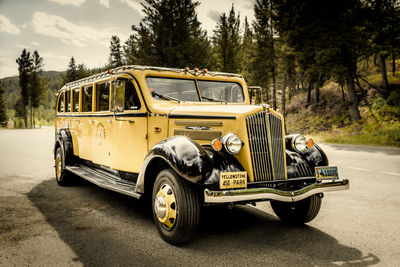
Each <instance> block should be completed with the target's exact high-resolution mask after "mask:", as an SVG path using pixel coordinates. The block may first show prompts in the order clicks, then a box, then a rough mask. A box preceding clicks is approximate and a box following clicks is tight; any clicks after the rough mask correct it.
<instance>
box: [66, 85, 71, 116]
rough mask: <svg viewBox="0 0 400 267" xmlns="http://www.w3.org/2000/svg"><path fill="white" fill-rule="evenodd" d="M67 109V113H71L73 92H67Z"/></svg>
mask: <svg viewBox="0 0 400 267" xmlns="http://www.w3.org/2000/svg"><path fill="white" fill-rule="evenodd" d="M65 107H66V111H67V112H71V90H68V91H66V92H65Z"/></svg>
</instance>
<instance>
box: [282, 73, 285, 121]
mask: <svg viewBox="0 0 400 267" xmlns="http://www.w3.org/2000/svg"><path fill="white" fill-rule="evenodd" d="M281 101H282V102H281V106H282V115H283V117H284V118H286V73H285V74H284V75H283V79H282V98H281Z"/></svg>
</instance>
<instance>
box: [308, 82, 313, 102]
mask: <svg viewBox="0 0 400 267" xmlns="http://www.w3.org/2000/svg"><path fill="white" fill-rule="evenodd" d="M311 88H312V87H311V84H309V85H308V87H307V107H308V106H309V105H310V104H311Z"/></svg>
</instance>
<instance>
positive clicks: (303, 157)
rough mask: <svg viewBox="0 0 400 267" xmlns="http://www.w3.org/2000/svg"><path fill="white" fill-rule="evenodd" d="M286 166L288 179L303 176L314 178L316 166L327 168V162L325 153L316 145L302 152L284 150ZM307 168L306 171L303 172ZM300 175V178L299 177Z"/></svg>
mask: <svg viewBox="0 0 400 267" xmlns="http://www.w3.org/2000/svg"><path fill="white" fill-rule="evenodd" d="M286 165H287V175H288V178H297V177H301V176H304V175H307V176H314V168H315V167H316V166H328V165H329V161H328V157H327V156H326V154H325V152H324V151H323V150H322V149H321V148H320V147H319V146H318V145H317V144H314V146H313V147H312V148H311V149H307V150H306V151H304V152H296V151H292V150H286ZM305 168H307V170H305ZM300 174H301V176H299V175H300Z"/></svg>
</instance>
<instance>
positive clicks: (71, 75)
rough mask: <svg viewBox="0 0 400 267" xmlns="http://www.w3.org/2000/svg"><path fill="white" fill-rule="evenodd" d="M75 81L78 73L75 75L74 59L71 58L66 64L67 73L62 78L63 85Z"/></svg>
mask: <svg viewBox="0 0 400 267" xmlns="http://www.w3.org/2000/svg"><path fill="white" fill-rule="evenodd" d="M77 79H78V73H77V66H76V62H75V58H74V57H71V59H70V61H69V63H68V68H67V71H66V72H65V76H64V78H63V84H66V83H69V82H72V81H75V80H77Z"/></svg>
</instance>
